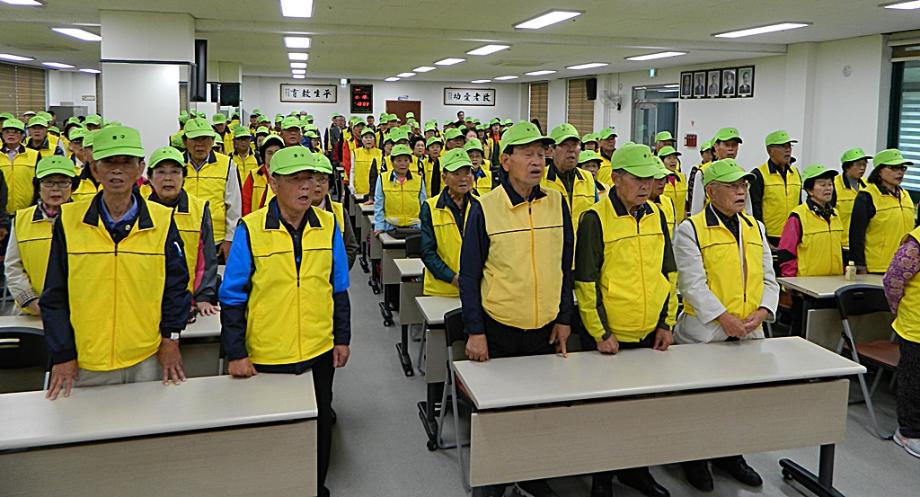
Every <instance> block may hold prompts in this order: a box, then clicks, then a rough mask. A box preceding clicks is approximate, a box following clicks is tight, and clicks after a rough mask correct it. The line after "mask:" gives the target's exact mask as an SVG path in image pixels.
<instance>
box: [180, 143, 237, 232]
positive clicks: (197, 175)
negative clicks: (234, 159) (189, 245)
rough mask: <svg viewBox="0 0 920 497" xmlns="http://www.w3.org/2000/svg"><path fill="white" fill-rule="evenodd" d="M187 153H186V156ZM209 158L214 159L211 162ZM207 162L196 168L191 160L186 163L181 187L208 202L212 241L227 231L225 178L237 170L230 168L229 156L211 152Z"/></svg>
mask: <svg viewBox="0 0 920 497" xmlns="http://www.w3.org/2000/svg"><path fill="white" fill-rule="evenodd" d="M188 157H189V155H188V154H186V158H188ZM211 159H214V160H213V162H211ZM208 160H209V162H208V163H207V164H205V165H204V166H202V167H201V170H196V169H195V166H193V165H192V162H191V160H189V161H188V163H187V164H186V169H187V170H188V175H187V176H186V177H185V184H184V185H183V188H184V189H185V191H187V192H188V193H189V194H191V195H192V196H194V197H197V198H199V199H201V200H202V201H204V202H207V203H208V206H209V207H210V208H211V221H212V222H213V223H214V243H221V242H223V241H224V236H225V235H226V231H227V204H226V203H225V202H224V195H225V192H226V191H227V180H228V178H229V177H230V175H231V174H238V172H237V170H236V169H234V170H232V171H231V169H230V157H228V156H226V155H224V154H218V153H214V152H212V153H211V155H210V157H209V159H208Z"/></svg>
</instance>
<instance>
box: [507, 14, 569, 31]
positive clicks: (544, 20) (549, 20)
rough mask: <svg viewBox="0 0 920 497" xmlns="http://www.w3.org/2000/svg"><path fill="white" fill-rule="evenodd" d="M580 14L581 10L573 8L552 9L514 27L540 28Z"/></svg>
mask: <svg viewBox="0 0 920 497" xmlns="http://www.w3.org/2000/svg"><path fill="white" fill-rule="evenodd" d="M580 15H581V12H577V11H574V10H553V11H550V12H547V13H545V14H543V15H540V16H537V17H534V18H533V19H528V20H526V21H524V22H520V23H518V24H515V25H514V27H515V28H517V29H540V28H545V27H547V26H549V25H550V24H556V23H557V22H562V21H566V20H568V19H571V18H573V17H577V16H580Z"/></svg>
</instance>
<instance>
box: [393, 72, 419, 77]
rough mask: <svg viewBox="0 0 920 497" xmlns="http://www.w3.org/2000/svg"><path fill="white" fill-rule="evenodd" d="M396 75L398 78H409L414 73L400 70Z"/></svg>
mask: <svg viewBox="0 0 920 497" xmlns="http://www.w3.org/2000/svg"><path fill="white" fill-rule="evenodd" d="M396 76H398V77H400V78H411V77H412V76H415V73H414V72H401V73H399V74H397V75H396Z"/></svg>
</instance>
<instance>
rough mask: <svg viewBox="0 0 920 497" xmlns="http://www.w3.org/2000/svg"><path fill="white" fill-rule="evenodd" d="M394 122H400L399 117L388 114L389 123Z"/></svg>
mask: <svg viewBox="0 0 920 497" xmlns="http://www.w3.org/2000/svg"><path fill="white" fill-rule="evenodd" d="M393 121H396V122H399V116H397V115H396V114H388V115H387V122H393Z"/></svg>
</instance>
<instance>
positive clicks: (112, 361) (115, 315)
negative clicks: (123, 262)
mask: <svg viewBox="0 0 920 497" xmlns="http://www.w3.org/2000/svg"><path fill="white" fill-rule="evenodd" d="M114 285H115V293H114V296H115V298H114V299H112V353H111V354H110V355H109V367H110V368H112V369H115V321H117V319H118V244H117V243H116V244H115V280H114Z"/></svg>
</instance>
